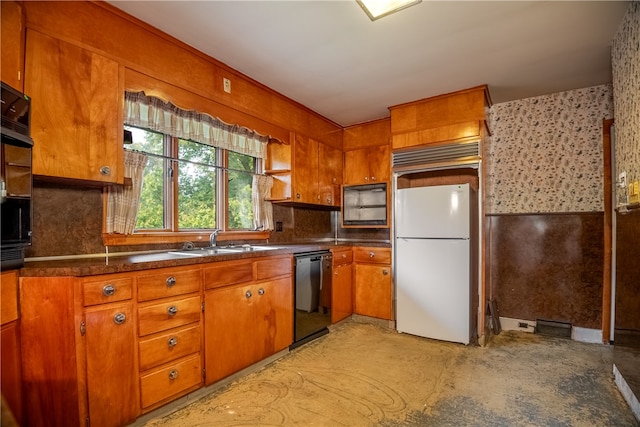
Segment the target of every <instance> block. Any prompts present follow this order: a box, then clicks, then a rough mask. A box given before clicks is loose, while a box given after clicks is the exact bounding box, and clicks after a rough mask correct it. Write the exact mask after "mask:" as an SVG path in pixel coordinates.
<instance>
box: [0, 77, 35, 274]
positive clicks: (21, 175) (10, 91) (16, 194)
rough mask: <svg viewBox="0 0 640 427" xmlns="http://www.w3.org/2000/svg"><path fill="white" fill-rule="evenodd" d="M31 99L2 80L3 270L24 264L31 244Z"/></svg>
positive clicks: (0, 181)
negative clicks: (25, 249) (27, 249)
mask: <svg viewBox="0 0 640 427" xmlns="http://www.w3.org/2000/svg"><path fill="white" fill-rule="evenodd" d="M30 114H31V99H30V98H29V97H28V96H26V95H24V94H23V93H21V92H20V91H18V90H16V89H14V88H12V87H10V86H8V85H6V84H5V83H2V131H1V132H2V146H1V147H0V192H1V203H0V223H1V229H0V233H1V234H0V258H1V264H0V266H1V268H2V269H3V270H5V269H10V268H19V267H22V265H23V264H24V248H25V247H27V246H29V245H30V244H31V223H32V206H31V193H32V188H33V186H32V171H31V149H32V147H33V140H32V139H31V135H30V134H31V129H30V119H31V116H30Z"/></svg>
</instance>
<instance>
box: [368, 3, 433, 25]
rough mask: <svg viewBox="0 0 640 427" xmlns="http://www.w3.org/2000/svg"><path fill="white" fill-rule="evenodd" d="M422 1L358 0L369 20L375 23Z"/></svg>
mask: <svg viewBox="0 0 640 427" xmlns="http://www.w3.org/2000/svg"><path fill="white" fill-rule="evenodd" d="M421 1H422V0H356V2H357V3H358V4H359V5H360V7H361V8H362V10H364V11H365V13H366V14H367V16H368V17H369V19H371V20H372V21H375V20H376V19H380V18H382V17H383V16H387V15H391V14H392V13H394V12H397V11H399V10H402V9H406V8H407V7H409V6H413V5H414V4H418V3H420V2H421Z"/></svg>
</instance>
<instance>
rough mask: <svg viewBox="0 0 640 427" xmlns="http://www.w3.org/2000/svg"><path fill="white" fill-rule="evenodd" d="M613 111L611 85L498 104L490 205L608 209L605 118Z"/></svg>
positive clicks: (506, 209) (502, 209)
mask: <svg viewBox="0 0 640 427" xmlns="http://www.w3.org/2000/svg"><path fill="white" fill-rule="evenodd" d="M612 116H613V99H612V88H611V85H601V86H594V87H590V88H584V89H577V90H572V91H567V92H558V93H554V94H550V95H544V96H538V97H533V98H526V99H521V100H517V101H511V102H505V103H500V104H495V105H493V106H492V107H491V112H490V128H491V130H492V136H491V138H489V140H488V141H487V142H486V144H485V148H484V159H485V167H486V212H487V213H493V214H495V213H535V212H591V211H602V210H603V209H604V202H603V200H604V195H603V178H602V176H603V155H602V121H603V119H606V118H611V117H612Z"/></svg>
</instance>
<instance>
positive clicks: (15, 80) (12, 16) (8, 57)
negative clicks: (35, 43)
mask: <svg viewBox="0 0 640 427" xmlns="http://www.w3.org/2000/svg"><path fill="white" fill-rule="evenodd" d="M0 6H1V7H2V11H1V13H0V17H1V18H2V26H1V27H0V31H1V32H2V34H1V36H0V43H1V45H0V50H2V62H1V67H2V68H1V70H0V74H1V75H2V81H3V82H4V83H6V84H8V85H9V86H11V87H12V88H14V89H17V90H18V91H20V92H23V89H24V87H23V81H24V79H23V76H24V70H23V67H24V32H25V25H24V13H23V10H22V5H21V4H20V3H18V2H15V1H4V0H3V1H2V2H0Z"/></svg>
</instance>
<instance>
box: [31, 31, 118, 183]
mask: <svg viewBox="0 0 640 427" xmlns="http://www.w3.org/2000/svg"><path fill="white" fill-rule="evenodd" d="M26 69H27V70H28V71H27V73H26V76H25V93H27V94H29V95H30V96H31V98H32V103H31V107H32V111H31V118H32V127H31V136H32V138H33V139H34V141H35V144H34V147H33V174H34V175H41V176H50V177H59V178H70V179H77V180H83V181H92V182H103V183H116V182H122V181H123V176H122V174H123V167H122V165H121V163H122V159H123V147H122V132H123V129H122V102H121V100H122V97H123V94H122V88H121V82H120V79H119V75H120V71H119V65H118V63H117V62H115V61H113V60H111V59H108V58H106V57H104V56H101V55H98V54H96V53H92V52H89V51H87V50H84V49H82V48H80V47H78V46H75V45H73V44H70V43H67V42H64V41H61V40H58V39H55V38H52V37H49V36H46V35H43V34H41V33H38V32H37V31H32V30H29V31H27V52H26Z"/></svg>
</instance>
